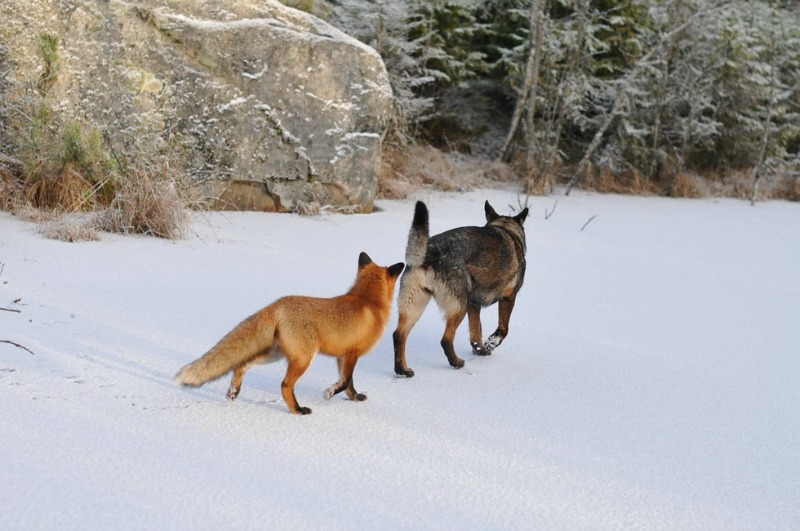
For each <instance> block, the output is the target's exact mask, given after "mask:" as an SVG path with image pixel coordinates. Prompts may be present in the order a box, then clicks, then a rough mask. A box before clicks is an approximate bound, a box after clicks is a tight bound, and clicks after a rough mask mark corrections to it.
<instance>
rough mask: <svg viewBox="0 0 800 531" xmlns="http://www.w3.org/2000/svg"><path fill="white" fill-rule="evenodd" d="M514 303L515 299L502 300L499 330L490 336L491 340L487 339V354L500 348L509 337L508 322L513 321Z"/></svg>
mask: <svg viewBox="0 0 800 531" xmlns="http://www.w3.org/2000/svg"><path fill="white" fill-rule="evenodd" d="M514 301H515V297H508V298H505V299H500V302H499V303H498V307H499V314H500V315H499V319H498V323H497V330H495V331H494V333H493V334H492V335H490V336H489V339H487V340H486V343H484V345H483V347H484V348H485V349H486V351H487V352H486V353H487V354H491V353H492V351H493V350H494V349H496V348H497V347H499V346H500V344H501V343H502V342H503V340H504V339H505V338H506V336H507V335H508V321H509V320H510V319H511V311H512V310H513V309H514Z"/></svg>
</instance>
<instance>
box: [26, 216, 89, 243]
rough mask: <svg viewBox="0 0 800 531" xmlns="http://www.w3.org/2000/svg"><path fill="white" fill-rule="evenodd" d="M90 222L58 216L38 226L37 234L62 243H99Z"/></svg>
mask: <svg viewBox="0 0 800 531" xmlns="http://www.w3.org/2000/svg"><path fill="white" fill-rule="evenodd" d="M91 223H92V222H91V220H86V219H84V218H80V219H75V218H69V217H64V216H58V217H55V218H54V219H51V220H49V221H45V222H43V223H41V224H40V225H39V232H40V233H41V234H42V235H43V236H45V237H46V238H50V239H52V240H61V241H64V242H86V241H99V240H100V235H99V234H98V233H97V231H96V230H95V229H94V227H92V224H91Z"/></svg>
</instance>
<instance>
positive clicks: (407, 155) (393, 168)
mask: <svg viewBox="0 0 800 531" xmlns="http://www.w3.org/2000/svg"><path fill="white" fill-rule="evenodd" d="M513 179H514V175H513V171H512V169H511V167H510V166H509V165H507V164H504V163H499V162H491V161H487V160H483V159H479V158H476V157H472V156H470V155H465V154H463V153H457V152H444V151H441V150H439V149H436V148H434V147H431V146H418V145H405V146H403V147H400V148H392V147H388V148H387V149H386V151H385V152H384V157H383V167H382V168H381V175H380V179H379V182H378V197H380V198H383V199H404V198H407V197H409V196H411V195H413V194H414V193H415V192H417V191H419V190H440V191H445V192H453V191H459V192H461V191H469V190H472V189H474V188H476V187H479V186H491V185H492V184H497V183H499V182H510V181H512V180H513Z"/></svg>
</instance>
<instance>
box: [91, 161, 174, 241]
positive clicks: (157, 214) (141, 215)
mask: <svg viewBox="0 0 800 531" xmlns="http://www.w3.org/2000/svg"><path fill="white" fill-rule="evenodd" d="M95 226H96V227H97V228H98V229H100V230H103V231H106V232H117V233H121V234H147V235H150V236H157V237H159V238H166V239H169V240H177V239H180V238H183V237H184V236H185V235H186V233H187V232H188V230H189V211H188V209H187V208H186V203H185V201H184V200H183V199H182V198H181V197H180V195H179V193H178V190H177V186H176V184H175V182H173V181H170V180H156V179H153V178H151V177H150V176H149V175H148V174H147V173H144V172H140V171H137V172H134V173H133V174H129V176H128V179H126V180H125V181H124V182H123V183H122V185H121V186H120V188H119V190H118V191H117V194H116V196H114V199H113V200H112V201H111V205H110V206H109V207H108V208H106V209H103V210H101V211H99V212H97V214H96V216H95Z"/></svg>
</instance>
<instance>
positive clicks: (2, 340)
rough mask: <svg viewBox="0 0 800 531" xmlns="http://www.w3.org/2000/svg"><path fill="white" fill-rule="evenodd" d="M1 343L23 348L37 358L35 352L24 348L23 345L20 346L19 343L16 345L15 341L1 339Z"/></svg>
mask: <svg viewBox="0 0 800 531" xmlns="http://www.w3.org/2000/svg"><path fill="white" fill-rule="evenodd" d="M0 343H8V344H9V345H14V346H15V347H17V348H21V349H22V350H27V351H28V352H30V353H31V355H33V356H35V355H36V354H34V353H33V351H32V350H31V349H29V348H28V347H23V346H22V345H20V344H19V343H14V342H13V341H9V340H8V339H0Z"/></svg>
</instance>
